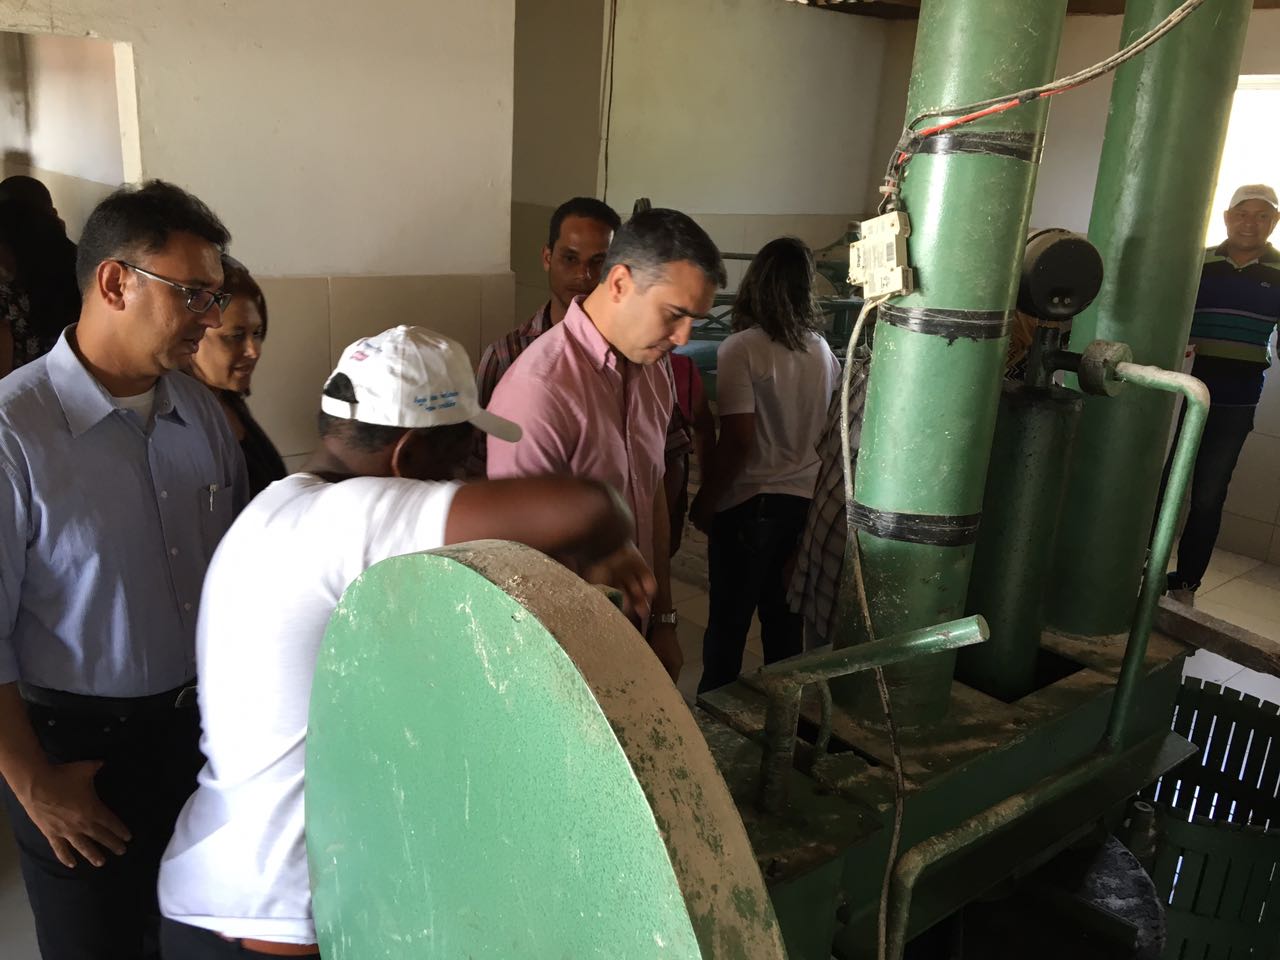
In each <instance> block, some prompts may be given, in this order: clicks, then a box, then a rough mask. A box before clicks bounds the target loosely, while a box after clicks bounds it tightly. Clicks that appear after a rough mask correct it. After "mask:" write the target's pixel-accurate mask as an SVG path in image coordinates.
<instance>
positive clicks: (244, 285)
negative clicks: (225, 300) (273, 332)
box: [222, 253, 267, 340]
mask: <svg viewBox="0 0 1280 960" xmlns="http://www.w3.org/2000/svg"><path fill="white" fill-rule="evenodd" d="M222 292H223V293H229V294H231V296H233V297H243V298H244V299H245V300H248V301H249V302H250V303H252V304H253V306H254V308H255V309H256V310H257V311H258V316H260V317H261V318H262V338H263V339H264V340H265V339H266V338H267V298H266V297H265V296H264V295H263V293H262V288H261V287H260V286H258V281H257V280H255V279H253V274H251V273H250V272H249V268H248V267H246V266H245V265H244V264H243V263H241V262H240V261H239V260H237V259H236V258H235V257H233V256H231V254H229V253H224V254H223V255H222Z"/></svg>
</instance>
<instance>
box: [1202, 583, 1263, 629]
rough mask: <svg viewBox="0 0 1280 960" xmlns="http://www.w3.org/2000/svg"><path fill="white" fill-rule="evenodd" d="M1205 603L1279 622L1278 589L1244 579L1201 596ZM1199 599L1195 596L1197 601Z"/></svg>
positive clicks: (1226, 584)
mask: <svg viewBox="0 0 1280 960" xmlns="http://www.w3.org/2000/svg"><path fill="white" fill-rule="evenodd" d="M1203 598H1204V600H1205V601H1208V602H1211V603H1215V604H1224V605H1226V606H1227V607H1230V608H1231V609H1234V610H1239V611H1241V612H1243V613H1247V614H1251V615H1253V616H1256V617H1264V618H1266V619H1268V620H1276V621H1280V588H1277V587H1269V586H1267V585H1266V584H1264V583H1257V582H1255V581H1252V580H1249V579H1247V578H1246V577H1237V578H1236V579H1234V580H1232V581H1230V582H1229V583H1225V584H1223V585H1222V586H1220V587H1218V588H1217V589H1215V590H1210V591H1209V592H1208V593H1205V594H1203ZM1198 599H1200V597H1199V596H1197V600H1198Z"/></svg>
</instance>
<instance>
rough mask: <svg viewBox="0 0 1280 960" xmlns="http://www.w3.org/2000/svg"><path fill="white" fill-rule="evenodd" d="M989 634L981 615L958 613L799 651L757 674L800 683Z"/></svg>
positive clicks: (925, 653)
mask: <svg viewBox="0 0 1280 960" xmlns="http://www.w3.org/2000/svg"><path fill="white" fill-rule="evenodd" d="M989 636H990V631H989V630H988V629H987V622H986V620H984V619H983V618H982V617H978V616H974V617H961V618H960V619H958V620H952V621H951V622H950V623H942V624H939V625H938V626H936V627H925V628H923V629H921V630H911V631H908V632H907V633H902V634H899V635H898V636H896V637H888V638H886V639H884V640H875V641H872V642H871V643H861V644H858V645H857V646H856V647H842V648H841V649H839V650H822V651H819V652H817V653H805V654H801V655H800V656H798V657H791V658H790V659H788V660H781V661H778V662H777V663H771V664H769V665H768V666H765V667H761V669H760V673H759V676H760V677H761V679H763V680H765V681H767V682H769V683H773V684H793V685H796V686H803V685H804V684H807V683H815V682H817V681H819V680H834V679H835V678H837V677H845V676H848V675H849V674H851V673H857V672H858V671H860V670H871V669H873V668H875V667H888V666H891V665H893V664H895V663H902V662H904V661H906V660H911V659H914V658H916V657H923V656H928V655H929V654H932V653H944V652H946V651H948V650H959V649H960V648H961V647H968V646H972V645H973V644H975V643H982V641H984V640H986V639H987V637H989Z"/></svg>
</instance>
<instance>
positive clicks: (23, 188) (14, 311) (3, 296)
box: [0, 176, 80, 376]
mask: <svg viewBox="0 0 1280 960" xmlns="http://www.w3.org/2000/svg"><path fill="white" fill-rule="evenodd" d="M0 247H3V248H5V252H6V255H5V256H4V258H3V259H5V260H7V261H8V263H7V264H6V266H7V268H8V273H9V277H8V279H7V280H3V281H0V283H3V286H4V289H2V290H0V301H2V302H0V328H7V329H6V330H0V333H7V334H8V337H7V339H8V343H6V344H5V345H4V346H3V347H0V376H3V375H5V374H6V373H8V372H9V371H10V370H16V369H17V368H18V367H21V366H22V365H24V364H27V363H30V362H31V361H32V360H35V359H37V358H39V357H43V356H44V355H45V354H46V353H48V352H49V351H50V350H52V349H53V345H54V344H55V343H57V342H58V337H59V336H61V334H62V331H63V329H64V328H65V327H67V326H69V325H70V324H73V323H75V322H76V320H78V319H79V317H80V288H79V286H78V285H77V284H76V245H75V244H74V243H72V242H71V241H70V240H68V239H67V231H66V226H65V225H64V224H63V222H62V219H61V218H60V217H59V216H58V211H57V210H56V209H55V208H54V205H53V199H52V197H50V195H49V191H48V189H46V188H45V186H44V184H42V183H41V182H40V181H39V180H35V179H33V178H31V177H20V176H15V177H9V178H8V179H6V180H5V181H3V182H2V183H0Z"/></svg>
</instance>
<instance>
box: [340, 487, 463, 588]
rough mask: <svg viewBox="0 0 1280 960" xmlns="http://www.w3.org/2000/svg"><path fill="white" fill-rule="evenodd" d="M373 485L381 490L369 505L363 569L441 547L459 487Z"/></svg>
mask: <svg viewBox="0 0 1280 960" xmlns="http://www.w3.org/2000/svg"><path fill="white" fill-rule="evenodd" d="M370 479H372V478H370ZM347 482H348V483H352V482H359V481H347ZM374 482H375V483H377V484H378V486H379V487H380V488H381V489H380V490H379V495H378V496H377V498H376V500H374V502H372V503H371V504H369V507H370V508H371V513H370V516H369V530H368V539H367V540H366V550H367V551H368V552H367V554H366V557H365V559H366V566H372V565H373V564H375V563H378V562H379V561H381V560H386V559H387V558H388V557H399V556H403V555H404V554H406V553H419V552H421V551H423V550H434V549H435V548H437V547H442V546H444V534H445V525H446V523H447V522H448V520H449V509H450V507H451V506H452V505H453V498H454V495H455V494H456V493H457V492H458V489H459V487H461V484H458V483H428V482H423V481H421V480H399V479H396V480H391V479H386V478H378V479H377V480H375V481H374Z"/></svg>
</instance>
